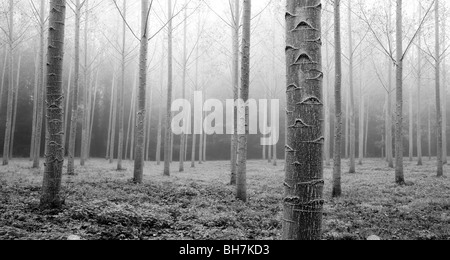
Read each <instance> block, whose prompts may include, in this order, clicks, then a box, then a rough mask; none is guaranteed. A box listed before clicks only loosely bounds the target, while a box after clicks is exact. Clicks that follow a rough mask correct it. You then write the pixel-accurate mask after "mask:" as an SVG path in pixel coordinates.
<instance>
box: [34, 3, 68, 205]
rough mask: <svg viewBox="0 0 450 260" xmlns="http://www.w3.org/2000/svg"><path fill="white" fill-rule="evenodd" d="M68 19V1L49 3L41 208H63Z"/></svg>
mask: <svg viewBox="0 0 450 260" xmlns="http://www.w3.org/2000/svg"><path fill="white" fill-rule="evenodd" d="M65 15H66V1H65V0H51V1H50V16H49V28H50V29H49V36H48V39H49V46H48V58H47V64H48V75H47V116H48V120H46V122H47V128H48V132H49V135H48V138H49V139H48V140H47V142H46V145H47V154H46V163H45V172H44V180H43V185H42V195H41V201H40V206H41V208H60V207H61V205H62V202H63V201H62V198H61V196H60V190H61V176H62V168H63V163H64V148H63V147H62V137H63V134H62V133H63V126H64V122H63V120H64V110H63V107H64V104H63V100H64V99H63V98H62V97H63V91H62V74H63V73H62V70H63V57H64V26H65Z"/></svg>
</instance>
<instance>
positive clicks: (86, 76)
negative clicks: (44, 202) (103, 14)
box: [80, 0, 90, 166]
mask: <svg viewBox="0 0 450 260" xmlns="http://www.w3.org/2000/svg"><path fill="white" fill-rule="evenodd" d="M84 5H85V6H86V7H85V16H86V17H85V21H84V89H83V98H82V100H83V101H82V102H83V106H82V109H81V118H82V120H83V121H82V124H81V126H82V128H81V155H80V165H81V166H84V165H85V163H86V159H87V142H88V132H87V131H88V128H89V126H88V124H89V120H88V118H89V106H88V99H89V77H90V75H89V68H88V67H89V64H88V55H89V54H88V52H89V48H88V29H89V12H90V10H89V0H84Z"/></svg>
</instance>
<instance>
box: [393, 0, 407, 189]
mask: <svg viewBox="0 0 450 260" xmlns="http://www.w3.org/2000/svg"><path fill="white" fill-rule="evenodd" d="M396 27H397V28H396V38H397V39H396V43H397V50H396V52H397V59H396V61H397V63H396V69H397V71H396V82H397V84H396V93H397V98H396V99H397V104H396V107H397V109H396V122H395V158H396V159H395V161H396V164H395V180H396V183H397V184H399V185H403V184H405V178H404V175H403V33H402V30H403V0H397V26H396Z"/></svg>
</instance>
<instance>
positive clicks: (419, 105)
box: [417, 5, 423, 166]
mask: <svg viewBox="0 0 450 260" xmlns="http://www.w3.org/2000/svg"><path fill="white" fill-rule="evenodd" d="M420 17H422V7H421V6H420V5H419V19H420ZM421 48H422V29H421V28H419V32H418V34H417V165H419V166H422V165H423V161H422V120H421V116H422V96H421V95H422V90H421V88H422V50H421Z"/></svg>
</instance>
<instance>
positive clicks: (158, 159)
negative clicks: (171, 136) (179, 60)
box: [156, 44, 165, 166]
mask: <svg viewBox="0 0 450 260" xmlns="http://www.w3.org/2000/svg"><path fill="white" fill-rule="evenodd" d="M162 49H163V52H162V53H164V50H165V49H164V44H163V46H162ZM161 63H162V64H161V75H160V76H161V78H160V84H161V85H160V98H159V100H160V103H159V109H158V110H159V112H158V138H157V141H156V164H157V165H158V166H159V165H161V146H162V117H163V107H164V104H163V103H164V102H163V100H164V91H163V84H164V83H163V82H164V59H162V61H161Z"/></svg>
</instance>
